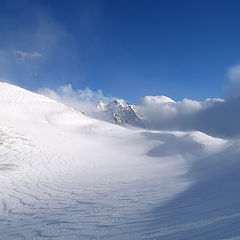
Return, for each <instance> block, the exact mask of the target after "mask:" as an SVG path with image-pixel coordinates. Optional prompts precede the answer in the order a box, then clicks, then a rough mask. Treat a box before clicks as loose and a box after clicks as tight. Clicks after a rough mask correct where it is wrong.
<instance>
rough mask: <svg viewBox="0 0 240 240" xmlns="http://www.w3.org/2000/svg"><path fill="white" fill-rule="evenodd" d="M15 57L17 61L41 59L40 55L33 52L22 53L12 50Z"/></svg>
mask: <svg viewBox="0 0 240 240" xmlns="http://www.w3.org/2000/svg"><path fill="white" fill-rule="evenodd" d="M13 53H14V55H15V57H16V58H17V60H20V61H24V60H26V59H34V58H40V57H42V54H41V53H39V52H37V51H34V52H24V51H22V50H14V51H13Z"/></svg>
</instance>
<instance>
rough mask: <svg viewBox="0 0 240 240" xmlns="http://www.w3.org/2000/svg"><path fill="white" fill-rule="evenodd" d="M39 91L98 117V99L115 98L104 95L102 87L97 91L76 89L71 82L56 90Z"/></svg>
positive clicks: (107, 99) (108, 100)
mask: <svg viewBox="0 0 240 240" xmlns="http://www.w3.org/2000/svg"><path fill="white" fill-rule="evenodd" d="M38 93H40V94H42V95H44V96H46V97H49V98H51V99H54V100H56V101H59V102H62V103H64V104H67V105H69V106H71V107H73V108H75V109H77V110H80V111H83V112H84V113H86V114H87V115H88V116H91V117H97V118H98V115H97V112H96V105H97V103H98V101H100V100H101V101H103V102H111V101H113V100H114V98H113V97H111V96H110V97H106V96H104V95H103V93H102V90H101V89H98V90H97V91H93V90H91V89H90V88H85V89H77V90H74V89H73V88H72V85H71V84H67V85H64V86H60V87H58V88H57V89H56V90H52V89H49V88H41V89H39V90H38Z"/></svg>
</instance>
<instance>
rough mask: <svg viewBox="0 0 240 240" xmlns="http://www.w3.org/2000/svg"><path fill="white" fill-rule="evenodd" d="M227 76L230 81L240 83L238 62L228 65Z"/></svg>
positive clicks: (239, 65)
mask: <svg viewBox="0 0 240 240" xmlns="http://www.w3.org/2000/svg"><path fill="white" fill-rule="evenodd" d="M227 77H228V79H229V81H230V82H232V83H237V84H240V64H237V65H235V66H232V67H230V68H229V69H228V72H227Z"/></svg>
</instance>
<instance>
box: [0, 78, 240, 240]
mask: <svg viewBox="0 0 240 240" xmlns="http://www.w3.org/2000/svg"><path fill="white" fill-rule="evenodd" d="M238 149H239V143H238V141H237V140H235V141H227V140H223V139H217V138H213V137H210V136H207V135H205V134H203V133H200V132H159V131H148V130H141V129H127V128H123V127H120V126H116V125H114V124H110V123H107V122H103V121H99V120H94V119H91V118H88V117H86V116H85V115H83V114H82V113H81V112H77V111H75V110H74V109H71V108H69V107H67V106H65V105H63V104H61V103H58V102H55V101H53V100H50V99H48V98H46V97H43V96H41V95H38V94H35V93H32V92H29V91H27V90H24V89H21V88H19V87H16V86H13V85H10V84H7V83H0V239H4V240H5V239H6V240H7V239H71V240H72V239H73V240H74V239H83V240H84V239H114V240H122V239H129V240H141V239H146V240H151V239H240V200H239V193H238V191H239V187H238V186H239V180H240V177H239V174H238V171H239V152H238Z"/></svg>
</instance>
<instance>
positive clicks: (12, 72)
mask: <svg viewBox="0 0 240 240" xmlns="http://www.w3.org/2000/svg"><path fill="white" fill-rule="evenodd" d="M239 9H240V2H239V1H233V0H228V1H226V0H225V1H221V0H218V1H215V0H211V1H206V0H201V1H200V0H199V1H190V0H189V1H184V0H182V1H181V0H176V1H173V0H166V1H164V0H161V1H158V0H155V1H153V0H144V1H143V0H137V1H135V0H131V1H129V0H128V1H125V0H121V1H111V0H102V1H101V0H96V1H94V0H91V1H80V0H78V1H77V0H76V1H71V0H68V1H65V0H62V1H57V0H41V1H26V0H21V1H19V0H15V1H13V0H6V1H4V0H3V1H1V8H0V31H1V35H0V79H7V80H8V81H12V82H13V83H16V84H18V85H20V86H22V87H25V88H28V89H30V90H36V89H38V88H41V87H48V88H57V87H58V86H61V85H65V84H68V83H70V84H72V86H73V88H74V89H78V88H85V87H90V88H91V89H93V90H97V89H102V90H103V92H104V94H105V95H112V96H116V97H122V98H126V99H128V100H129V101H131V102H136V101H137V100H138V99H139V98H140V97H142V96H144V95H167V96H169V97H171V98H173V99H176V100H179V99H182V98H184V97H188V98H192V99H197V100H202V99H204V98H207V97H221V96H223V92H224V91H223V86H224V84H226V81H227V80H226V73H227V70H228V69H229V67H231V66H233V65H236V64H238V63H239V62H240V32H239V29H240V14H239Z"/></svg>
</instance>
